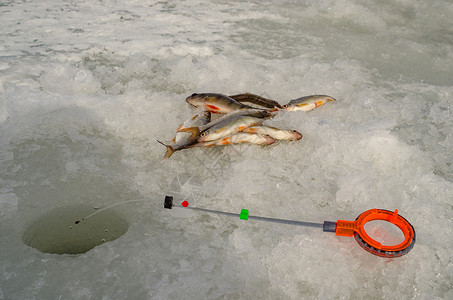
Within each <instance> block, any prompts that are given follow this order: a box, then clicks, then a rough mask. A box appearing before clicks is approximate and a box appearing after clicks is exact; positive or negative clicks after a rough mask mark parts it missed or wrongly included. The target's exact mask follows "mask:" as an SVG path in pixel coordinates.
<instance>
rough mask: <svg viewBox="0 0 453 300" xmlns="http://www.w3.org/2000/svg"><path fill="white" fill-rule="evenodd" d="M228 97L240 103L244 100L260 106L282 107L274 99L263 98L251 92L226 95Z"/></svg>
mask: <svg viewBox="0 0 453 300" xmlns="http://www.w3.org/2000/svg"><path fill="white" fill-rule="evenodd" d="M228 97H230V98H232V99H234V100H236V101H238V102H241V103H244V102H245V103H251V104H255V105H258V106H260V107H263V108H275V107H277V108H282V106H281V105H280V103H278V102H277V101H275V100H271V99H267V98H264V97H261V96H258V95H255V94H251V93H245V94H238V95H232V96H228Z"/></svg>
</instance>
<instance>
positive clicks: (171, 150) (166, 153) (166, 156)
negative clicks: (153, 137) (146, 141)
mask: <svg viewBox="0 0 453 300" xmlns="http://www.w3.org/2000/svg"><path fill="white" fill-rule="evenodd" d="M158 142H159V143H160V144H162V145H164V146H165V147H167V152H165V156H164V159H167V158H169V157H170V156H172V155H173V153H175V151H176V150H175V149H173V147H172V146H170V145H165V144H164V143H162V142H161V141H159V140H158Z"/></svg>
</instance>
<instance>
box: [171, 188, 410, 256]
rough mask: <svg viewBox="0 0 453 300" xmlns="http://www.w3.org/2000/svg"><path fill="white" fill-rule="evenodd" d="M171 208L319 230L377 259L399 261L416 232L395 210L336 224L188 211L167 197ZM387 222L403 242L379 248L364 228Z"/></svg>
mask: <svg viewBox="0 0 453 300" xmlns="http://www.w3.org/2000/svg"><path fill="white" fill-rule="evenodd" d="M173 207H181V208H186V209H191V210H194V211H201V212H206V213H214V214H219V215H226V216H231V217H239V218H240V219H241V220H259V221H265V222H273V223H281V224H288V225H297V226H306V227H315V228H322V230H323V231H324V232H335V235H338V236H351V237H352V236H353V237H354V238H355V240H356V241H357V243H358V244H359V245H360V246H361V247H362V248H363V249H365V250H366V251H368V252H369V253H371V254H374V255H377V256H380V257H388V258H394V257H400V256H403V255H405V254H407V253H408V252H409V251H411V249H412V248H413V247H414V244H415V230H414V227H412V225H411V224H410V223H409V222H408V221H407V220H406V219H405V218H404V217H402V216H400V215H399V214H398V210H397V209H396V210H395V211H394V212H392V211H389V210H385V209H377V208H373V209H370V210H367V211H365V212H363V213H361V214H360V215H359V216H358V217H357V218H356V219H355V221H346V220H337V221H336V222H331V221H324V223H313V222H302V221H295V220H286V219H275V218H268V217H259V216H251V215H249V211H248V210H247V209H242V210H241V213H240V214H237V213H230V212H224V211H217V210H211V209H206V208H200V207H189V202H187V201H183V202H182V203H181V204H173V197H172V196H166V197H165V200H164V208H167V209H172V208H173ZM377 220H379V221H387V222H389V223H392V224H393V225H396V226H397V227H398V228H399V229H400V230H401V231H402V233H403V234H404V241H402V242H401V243H399V244H398V245H392V246H387V245H382V244H381V243H379V242H378V241H376V240H374V239H373V238H371V237H370V236H369V235H368V234H367V233H366V231H365V228H364V226H365V224H366V223H368V222H370V221H377Z"/></svg>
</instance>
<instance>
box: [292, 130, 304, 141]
mask: <svg viewBox="0 0 453 300" xmlns="http://www.w3.org/2000/svg"><path fill="white" fill-rule="evenodd" d="M302 136H303V135H302V134H301V133H300V132H294V134H293V137H294V141H298V140H300V139H301V138H302Z"/></svg>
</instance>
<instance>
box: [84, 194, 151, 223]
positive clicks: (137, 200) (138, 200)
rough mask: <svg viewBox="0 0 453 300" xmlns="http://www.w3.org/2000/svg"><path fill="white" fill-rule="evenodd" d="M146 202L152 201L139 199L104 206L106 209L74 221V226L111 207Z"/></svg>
mask: <svg viewBox="0 0 453 300" xmlns="http://www.w3.org/2000/svg"><path fill="white" fill-rule="evenodd" d="M148 200H152V199H151V198H141V199H133V200H128V201H123V202H119V203H115V204H112V205H109V206H106V207H104V208H101V209H100V210H97V211H95V212H94V213H92V214H89V215H88V216H86V217H83V218H82V219H80V220H76V221H75V224H79V223H80V222H82V221H85V220H86V219H88V218H91V217H92V216H94V215H96V214H98V213H100V212H102V211H104V210H106V209H109V208H111V207H114V206H117V205H122V204H126V203H131V202H143V201H148Z"/></svg>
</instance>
